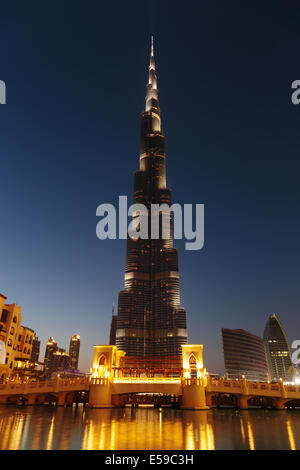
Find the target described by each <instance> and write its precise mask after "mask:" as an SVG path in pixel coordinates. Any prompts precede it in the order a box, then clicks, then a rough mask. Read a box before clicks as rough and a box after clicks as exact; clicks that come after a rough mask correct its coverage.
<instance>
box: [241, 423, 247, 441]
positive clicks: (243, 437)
mask: <svg viewBox="0 0 300 470" xmlns="http://www.w3.org/2000/svg"><path fill="white" fill-rule="evenodd" d="M240 426H241V436H242V439H243V442H244V443H245V442H246V434H245V429H244V420H243V418H242V417H241V418H240Z"/></svg>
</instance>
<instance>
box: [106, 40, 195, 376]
mask: <svg viewBox="0 0 300 470" xmlns="http://www.w3.org/2000/svg"><path fill="white" fill-rule="evenodd" d="M164 146H165V136H164V134H163V133H162V131H161V116H160V107H159V101H158V89H157V77H156V68H155V61H154V52H153V44H152V48H151V55H150V65H149V78H148V84H147V93H146V103H145V111H144V112H143V113H142V115H141V140H140V167H139V170H138V171H137V172H136V173H135V178H134V203H136V204H138V203H141V204H143V205H144V206H146V207H147V208H148V215H147V216H146V217H148V227H151V220H150V214H151V205H152V204H159V205H161V204H163V203H165V204H167V205H168V206H170V205H171V191H170V189H169V188H168V187H167V186H166V154H165V147H164ZM159 212H160V215H159V217H160V224H159V226H160V233H159V238H158V239H153V238H152V239H151V238H150V236H149V239H147V240H146V239H141V238H139V239H136V240H133V239H131V238H128V239H127V257H126V270H125V288H124V290H122V291H121V292H120V293H119V301H118V314H117V317H116V318H113V320H112V324H111V334H110V343H111V344H115V345H117V346H118V348H120V349H121V350H124V351H125V352H126V357H125V361H126V363H127V364H128V366H130V367H164V368H169V369H172V368H173V367H181V355H182V348H181V345H182V344H186V343H187V328H186V312H185V309H184V308H181V306H180V291H179V271H178V259H177V250H176V249H175V248H173V236H172V217H171V216H170V214H167V215H165V214H164V215H163V213H164V210H161V211H159ZM134 218H135V215H134V216H133V219H134ZM166 225H169V228H170V236H169V237H168V238H167V239H163V238H162V229H163V227H164V226H166Z"/></svg>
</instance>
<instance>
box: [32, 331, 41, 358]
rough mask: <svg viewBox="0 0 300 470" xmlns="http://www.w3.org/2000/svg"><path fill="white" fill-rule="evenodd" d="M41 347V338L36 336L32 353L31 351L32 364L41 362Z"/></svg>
mask: <svg viewBox="0 0 300 470" xmlns="http://www.w3.org/2000/svg"><path fill="white" fill-rule="evenodd" d="M40 347H41V342H40V340H39V338H38V337H37V336H36V335H35V334H34V337H33V340H32V351H31V361H32V362H35V363H36V362H39V357H40Z"/></svg>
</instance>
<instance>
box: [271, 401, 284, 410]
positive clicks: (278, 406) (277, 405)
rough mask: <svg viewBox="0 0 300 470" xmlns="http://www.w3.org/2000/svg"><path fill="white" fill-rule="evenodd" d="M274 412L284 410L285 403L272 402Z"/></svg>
mask: <svg viewBox="0 0 300 470" xmlns="http://www.w3.org/2000/svg"><path fill="white" fill-rule="evenodd" d="M272 405H273V407H274V408H275V410H284V409H285V402H284V400H280V399H279V400H274V401H273V403H272Z"/></svg>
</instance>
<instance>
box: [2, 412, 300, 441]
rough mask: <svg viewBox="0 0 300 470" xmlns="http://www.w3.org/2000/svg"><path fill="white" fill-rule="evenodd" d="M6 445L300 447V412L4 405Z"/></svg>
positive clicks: (3, 439) (3, 426) (3, 417)
mask: <svg viewBox="0 0 300 470" xmlns="http://www.w3.org/2000/svg"><path fill="white" fill-rule="evenodd" d="M0 449H1V450H4V449H32V450H35V449H48V450H50V449H61V450H66V449H88V450H96V449H97V450H98V449H99V450H100V449H103V450H110V449H112V450H115V449H116V450H118V449H124V450H125V449H129V450H133V449H149V450H160V449H165V450H172V449H174V450H176V449H178V450H180V449H186V450H213V449H251V450H255V449H291V450H296V449H300V411H275V410H274V411H273V410H270V411H267V410H248V411H237V410H229V409H224V410H222V409H221V410H208V411H186V410H172V409H164V410H162V411H161V412H160V411H159V410H157V409H153V408H138V409H137V408H123V409H104V410H99V409H98V410H97V409H95V410H92V409H84V408H78V409H75V408H56V407H48V406H39V407H17V406H1V407H0Z"/></svg>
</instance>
